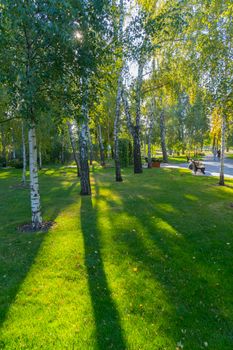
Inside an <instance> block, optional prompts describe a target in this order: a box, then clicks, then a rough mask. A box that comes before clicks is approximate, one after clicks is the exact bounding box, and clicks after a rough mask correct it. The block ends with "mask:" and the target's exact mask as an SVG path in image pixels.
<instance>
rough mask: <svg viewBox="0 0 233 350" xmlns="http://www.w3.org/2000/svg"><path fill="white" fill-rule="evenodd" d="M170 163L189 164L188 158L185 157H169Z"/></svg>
mask: <svg viewBox="0 0 233 350" xmlns="http://www.w3.org/2000/svg"><path fill="white" fill-rule="evenodd" d="M168 163H172V164H173V163H187V157H186V156H185V155H181V156H169V157H168Z"/></svg>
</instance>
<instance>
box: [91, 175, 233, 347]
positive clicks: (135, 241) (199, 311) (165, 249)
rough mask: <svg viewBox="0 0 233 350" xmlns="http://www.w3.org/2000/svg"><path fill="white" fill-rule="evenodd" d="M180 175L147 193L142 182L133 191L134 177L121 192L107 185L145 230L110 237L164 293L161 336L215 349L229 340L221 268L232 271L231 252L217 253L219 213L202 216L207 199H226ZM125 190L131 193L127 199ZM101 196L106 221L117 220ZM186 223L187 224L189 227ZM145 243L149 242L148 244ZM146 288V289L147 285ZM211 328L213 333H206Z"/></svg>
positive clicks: (123, 209) (128, 284)
mask: <svg viewBox="0 0 233 350" xmlns="http://www.w3.org/2000/svg"><path fill="white" fill-rule="evenodd" d="M176 176H179V175H176ZM181 176H183V181H182V183H178V182H177V183H176V181H175V179H174V180H173V182H172V181H171V183H170V184H168V183H164V184H163V183H161V182H160V186H161V188H160V189H159V190H157V191H156V193H155V192H154V191H152V192H150V193H149V192H147V193H146V192H145V191H144V186H141V187H140V188H139V187H138V188H137V191H135V186H136V183H135V180H134V179H132V181H131V182H130V183H129V184H127V187H128V188H127V190H126V192H125V195H124V193H123V191H122V189H121V191H118V190H117V188H116V187H115V186H114V185H113V186H112V187H111V191H112V193H114V194H115V195H116V196H119V197H120V199H121V208H120V209H121V211H120V212H122V213H124V215H125V214H126V215H127V216H128V218H129V222H131V221H135V219H136V220H137V222H138V224H139V226H141V227H144V232H145V233H146V235H144V237H143V238H142V236H140V232H138V233H137V232H136V233H135V234H134V235H132V234H129V233H127V230H128V232H130V231H131V230H132V228H133V227H132V226H131V227H130V226H128V227H124V228H123V231H124V232H120V230H119V229H118V233H117V234H116V235H114V234H113V237H112V239H113V240H115V249H114V250H113V251H116V252H117V254H121V255H122V256H127V258H129V260H131V261H132V262H133V263H134V264H135V263H136V264H137V262H138V263H139V264H140V269H141V270H142V271H143V270H144V271H147V272H148V273H149V274H150V276H153V278H154V279H155V281H158V282H159V283H160V284H161V286H162V288H163V289H164V291H165V292H166V295H167V297H168V301H169V303H170V306H171V308H170V311H169V313H168V314H167V315H166V314H161V317H162V318H164V323H163V326H162V327H161V328H160V331H161V334H164V336H166V337H168V338H169V339H170V340H171V342H172V343H173V344H174V345H175V344H177V343H179V341H181V344H182V343H184V345H185V347H187V348H190V349H191V348H192V349H199V348H205V345H204V344H205V343H206V342H207V343H209V345H210V346H211V348H213V349H217V348H220V347H221V348H222V349H224V350H225V349H229V350H230V349H232V341H233V332H232V329H233V319H232V318H231V317H229V314H230V312H226V310H227V305H229V301H225V298H226V292H225V291H224V288H225V286H224V284H225V285H226V283H227V281H226V276H227V274H225V270H226V269H230V266H231V265H230V262H231V256H230V254H229V253H227V252H226V253H225V257H224V254H223V251H222V255H220V252H221V250H222V247H223V245H224V237H222V231H223V232H224V227H223V226H224V223H223V222H222V213H221V212H220V211H219V212H217V214H216V212H215V213H214V214H215V216H213V218H211V220H210V218H209V217H207V216H205V203H206V205H209V203H214V202H216V200H217V199H218V200H219V201H223V200H226V198H224V194H223V193H217V192H216V193H215V191H210V192H208V191H209V190H208V188H205V189H204V187H203V185H201V183H199V181H197V182H196V183H194V184H193V183H192V188H189V186H188V184H189V181H190V182H191V178H190V176H187V175H183V174H181ZM172 177H173V174H172ZM171 180H172V179H171ZM200 181H201V180H200ZM96 183H97V184H98V185H100V186H101V189H104V188H108V187H106V186H105V184H104V182H103V181H102V179H101V181H99V179H98V177H96ZM98 185H97V186H98ZM145 185H146V181H145ZM169 186H171V187H172V186H176V188H177V198H174V199H173V201H169V199H168V197H166V192H168V191H169ZM130 187H132V191H130ZM179 187H180V188H179ZM187 192H188V195H190V196H193V198H194V196H195V197H196V198H197V201H191V200H188V199H187V198H186V196H187V195H186V193H187ZM128 193H130V199H129V195H128ZM139 196H140V201H137V206H133V205H131V200H132V199H133V200H134V201H135V200H136V198H137V197H139ZM143 197H144V200H143ZM229 197H230V195H229ZM99 199H101V200H104V201H105V202H106V203H107V205H108V220H109V221H110V222H112V223H114V222H115V220H116V214H115V212H114V210H113V208H114V206H115V203H114V201H112V200H111V199H109V198H108V197H106V196H103V195H101V194H100V196H99ZM158 203H159V204H160V205H161V206H160V207H159V206H158ZM163 206H165V207H166V206H169V207H170V208H172V207H173V209H174V210H173V211H172V210H171V211H170V212H168V211H167V212H166V211H165V210H162V209H161V208H162V207H163ZM182 208H184V212H182ZM207 210H208V209H207ZM206 213H207V212H206ZM105 215H106V212H105ZM184 216H185V220H184V219H183V218H184ZM130 218H132V220H130ZM153 218H155V219H159V220H161V221H162V222H164V223H166V224H167V227H169V228H170V229H171V231H173V232H168V231H167V230H166V227H165V228H161V229H160V228H159V224H158V226H156V224H155V223H156V221H154V220H153ZM200 219H201V220H202V222H200ZM184 222H188V223H189V224H188V227H186V225H184ZM220 223H221V225H222V227H221V225H220ZM113 225H114V224H113ZM217 226H219V230H221V231H219V232H221V234H220V233H216V234H215V236H213V234H212V232H211V227H217ZM113 231H114V228H113ZM225 232H227V227H226V229H225ZM175 233H177V235H176V234H175ZM225 236H226V237H227V235H225ZM226 237H225V239H226ZM228 239H229V233H228ZM221 240H222V241H221ZM145 242H147V245H146V246H145ZM148 242H150V244H151V247H152V249H153V246H154V248H155V251H158V250H159V251H160V256H158V255H157V254H154V255H153V254H152V249H150V250H149V251H148ZM126 252H127V255H126ZM113 259H114V254H113ZM228 276H229V275H228ZM125 288H127V289H128V290H130V289H132V288H135V285H131V282H130V281H126V284H125ZM227 288H228V290H229V293H232V292H233V289H232V287H230V285H229V283H228V286H227ZM144 289H145V290H146V284H145V287H144ZM138 291H139V292H138V293H141V294H142V296H143V294H144V290H141V289H140V288H139V289H138ZM145 295H147V294H146V293H145ZM231 295H232V294H231ZM129 302H130V300H129ZM151 302H152V303H153V296H151ZM227 302H228V304H227ZM155 310H156V305H155ZM139 316H140V315H139ZM144 317H145V319H147V317H148V320H147V321H148V322H149V323H150V322H151V323H152V322H153V323H154V322H156V321H155V320H156V317H154V316H153V315H152V314H150V313H149V314H148V315H147V313H145V314H144ZM210 331H211V334H209V332H210ZM182 332H185V333H182ZM182 346H183V345H182ZM178 348H179V347H178Z"/></svg>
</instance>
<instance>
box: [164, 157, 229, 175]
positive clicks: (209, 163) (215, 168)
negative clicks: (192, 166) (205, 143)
mask: <svg viewBox="0 0 233 350" xmlns="http://www.w3.org/2000/svg"><path fill="white" fill-rule="evenodd" d="M203 163H204V164H205V167H206V175H207V176H219V169H220V162H219V161H218V160H214V159H213V157H211V156H206V157H205V158H204V161H203ZM162 167H164V168H181V169H188V163H182V164H162ZM224 173H225V176H226V177H230V178H233V159H227V158H226V159H225V171H224ZM198 175H199V172H198Z"/></svg>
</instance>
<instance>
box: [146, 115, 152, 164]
mask: <svg viewBox="0 0 233 350" xmlns="http://www.w3.org/2000/svg"><path fill="white" fill-rule="evenodd" d="M152 130H153V115H152V114H151V116H150V121H149V130H148V154H147V158H148V168H149V169H151V168H152V159H151V136H152Z"/></svg>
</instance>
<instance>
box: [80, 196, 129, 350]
mask: <svg viewBox="0 0 233 350" xmlns="http://www.w3.org/2000/svg"><path fill="white" fill-rule="evenodd" d="M80 216H81V228H82V232H83V237H84V245H85V264H86V268H87V273H88V284H89V290H90V295H91V301H92V306H93V312H94V317H95V326H96V337H97V344H98V348H99V349H100V350H106V349H114V350H117V349H118V350H124V349H126V345H125V341H124V337H123V333H122V328H121V324H120V317H119V314H118V311H117V308H116V305H115V303H114V301H113V299H112V296H111V292H110V290H109V287H108V282H107V277H106V274H105V271H104V263H103V260H102V257H101V247H100V232H99V229H98V223H97V209H96V208H94V207H93V204H92V199H91V198H90V197H82V198H81V215H80Z"/></svg>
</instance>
